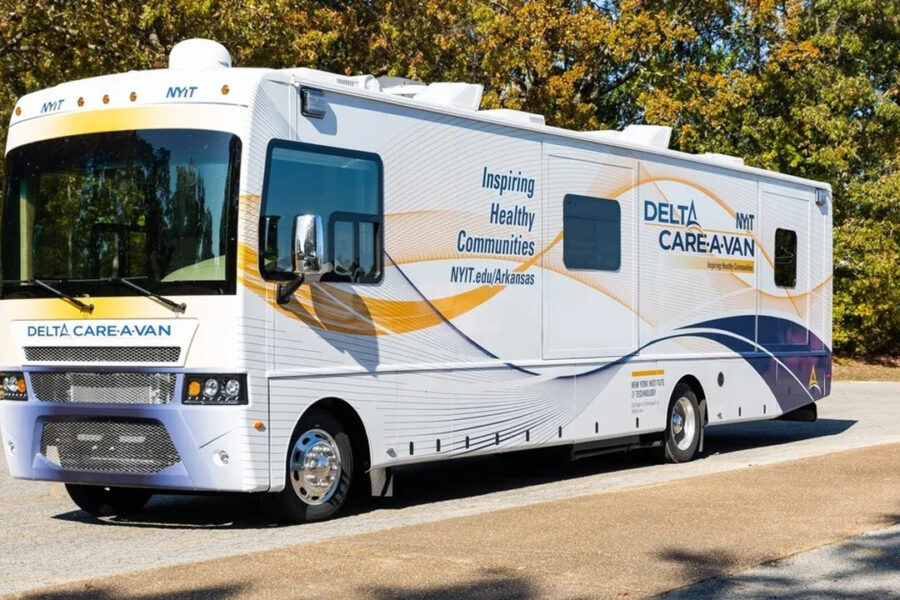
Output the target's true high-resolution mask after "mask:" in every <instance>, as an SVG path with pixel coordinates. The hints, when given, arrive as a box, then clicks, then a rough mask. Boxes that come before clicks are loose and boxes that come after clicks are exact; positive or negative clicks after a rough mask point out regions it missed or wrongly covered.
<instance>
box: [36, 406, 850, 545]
mask: <svg viewBox="0 0 900 600" xmlns="http://www.w3.org/2000/svg"><path fill="white" fill-rule="evenodd" d="M855 423H856V421H852V420H842V419H820V420H818V421H816V422H814V423H799V422H793V421H763V422H754V423H738V424H733V425H721V426H718V427H710V428H709V429H707V436H706V456H710V455H716V454H729V453H732V452H737V451H741V450H747V449H751V448H760V447H765V446H774V445H779V444H787V443H791V442H796V441H800V440H806V439H814V438H823V437H827V436H832V435H838V434H840V433H843V432H844V431H846V430H848V429H849V428H850V427H852V426H853V425H854V424H855ZM701 460H702V458H701ZM661 461H662V452H661V450H660V449H658V448H655V449H654V448H650V449H642V450H634V451H631V452H627V453H624V452H623V453H612V454H605V455H601V456H595V457H592V458H586V459H582V460H579V461H576V462H570V461H569V460H568V449H565V448H548V449H539V450H525V451H520V452H512V453H507V454H496V455H490V456H480V457H473V458H461V459H456V460H451V461H444V462H440V463H431V464H423V465H410V466H407V467H402V468H399V469H397V470H396V473H395V481H394V492H395V497H394V498H386V499H373V498H368V497H357V498H355V499H354V500H353V501H352V503H351V505H350V506H349V507H348V511H347V513H346V514H347V515H348V516H352V515H357V514H361V513H366V512H370V511H372V510H377V509H389V510H390V509H400V508H406V507H410V506H416V505H420V504H428V503H432V502H439V501H444V500H454V499H460V498H467V497H474V496H480V495H483V494H489V493H494V492H502V491H508V490H514V489H520V488H526V487H528V486H532V485H539V484H547V483H553V482H562V481H566V480H570V479H576V478H580V477H586V476H590V475H598V474H602V473H612V472H618V471H625V470H629V469H635V468H639V467H648V466H653V465H656V464H658V463H660V462H661ZM360 496H362V494H360ZM257 500H258V499H257V497H256V496H254V495H250V494H215V495H199V494H198V495H187V494H184V495H183V494H179V495H169V494H160V495H157V496H154V498H153V499H152V500H151V501H150V503H149V504H148V505H147V507H146V508H145V509H144V510H143V511H141V512H140V513H137V514H135V515H131V516H129V517H128V518H124V517H117V518H113V519H94V518H93V517H90V516H89V515H87V514H85V513H83V512H81V511H80V510H72V511H70V512H66V513H62V514H59V515H56V516H55V517H54V518H56V519H61V520H71V521H81V522H95V523H98V524H101V523H102V524H104V525H117V526H128V527H153V528H176V529H177V528H184V529H246V528H253V529H256V528H263V527H271V526H277V525H275V524H273V523H272V522H271V520H269V519H268V517H267V516H266V514H265V513H264V512H263V510H262V509H261V507H260V506H259V503H258V501H257Z"/></svg>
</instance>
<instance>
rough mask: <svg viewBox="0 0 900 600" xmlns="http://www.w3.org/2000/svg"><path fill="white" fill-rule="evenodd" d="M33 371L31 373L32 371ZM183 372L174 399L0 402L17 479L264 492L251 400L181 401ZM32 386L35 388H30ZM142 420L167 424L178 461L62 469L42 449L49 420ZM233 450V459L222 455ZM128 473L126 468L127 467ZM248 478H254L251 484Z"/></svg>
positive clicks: (1, 427) (0, 432)
mask: <svg viewBox="0 0 900 600" xmlns="http://www.w3.org/2000/svg"><path fill="white" fill-rule="evenodd" d="M26 377H27V374H26ZM183 381H184V376H183V375H180V374H179V375H178V377H177V381H176V386H175V392H174V398H173V400H172V401H171V402H170V403H168V404H160V405H150V404H89V403H56V402H43V401H39V400H36V399H34V398H29V400H27V401H12V400H5V401H0V436H2V440H3V450H4V454H5V456H6V461H7V464H8V465H9V470H10V473H11V474H12V476H13V477H17V478H21V479H36V480H43V481H60V482H65V483H86V484H99V485H115V486H129V487H149V488H157V489H173V490H176V489H177V490H197V491H200V490H209V491H261V490H263V489H265V487H267V486H264V487H260V486H259V485H258V484H254V481H255V478H253V477H250V478H248V477H245V474H246V473H248V471H250V470H251V465H250V464H247V461H249V457H248V454H249V453H248V452H247V450H248V448H249V447H250V446H251V445H253V443H254V442H255V443H256V444H258V443H259V442H261V441H264V440H260V439H251V437H252V438H259V437H261V436H265V435H267V434H266V433H265V432H259V431H255V430H254V429H253V428H252V426H251V425H250V422H249V420H248V417H247V412H248V410H247V409H248V407H247V406H188V405H183V404H181V401H180V399H181V397H182V385H183ZM29 389H31V388H30V386H29ZM73 419H78V420H82V421H83V420H94V419H98V420H99V419H102V420H123V421H124V420H140V421H142V422H146V423H158V424H159V425H161V426H162V427H163V428H164V429H165V432H166V433H167V434H168V437H169V438H170V439H171V442H172V445H174V447H175V450H177V453H178V458H179V460H178V461H177V462H175V463H174V464H171V465H170V466H168V467H165V468H163V469H162V470H159V471H157V472H153V473H136V472H120V471H113V470H105V471H99V470H81V469H73V468H63V467H62V466H59V464H57V463H56V462H54V461H52V460H50V459H49V458H48V457H47V456H45V455H44V454H43V453H42V451H41V437H42V433H43V429H44V425H45V424H47V423H48V422H59V421H67V420H73ZM223 453H224V455H227V460H222V458H223V456H224V455H223ZM123 471H124V470H123ZM245 482H249V485H248V484H247V483H245Z"/></svg>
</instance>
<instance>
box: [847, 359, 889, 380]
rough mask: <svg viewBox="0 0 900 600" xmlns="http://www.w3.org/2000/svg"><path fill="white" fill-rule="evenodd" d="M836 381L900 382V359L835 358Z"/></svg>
mask: <svg viewBox="0 0 900 600" xmlns="http://www.w3.org/2000/svg"><path fill="white" fill-rule="evenodd" d="M833 370H834V373H833V374H832V377H833V379H834V381H900V357H897V356H878V357H874V358H837V357H836V358H835V359H834V366H833Z"/></svg>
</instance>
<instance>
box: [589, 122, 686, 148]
mask: <svg viewBox="0 0 900 600" xmlns="http://www.w3.org/2000/svg"><path fill="white" fill-rule="evenodd" d="M585 133H586V134H587V135H589V136H591V137H594V138H600V139H607V140H618V141H620V142H625V143H628V144H637V145H640V146H650V147H651V148H668V147H669V140H670V139H671V138H672V128H671V127H665V126H663V125H628V126H627V127H625V129H624V130H622V131H613V130H603V131H587V132H585Z"/></svg>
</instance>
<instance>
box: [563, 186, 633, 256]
mask: <svg viewBox="0 0 900 600" xmlns="http://www.w3.org/2000/svg"><path fill="white" fill-rule="evenodd" d="M563 263H564V264H565V265H566V268H567V269H592V270H595V271H618V270H619V267H620V266H621V265H622V209H621V206H620V205H619V203H618V202H617V201H615V200H607V199H605V198H591V197H590V196H578V195H575V194H567V195H566V196H565V198H563Z"/></svg>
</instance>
